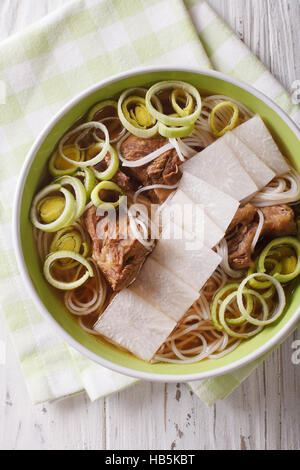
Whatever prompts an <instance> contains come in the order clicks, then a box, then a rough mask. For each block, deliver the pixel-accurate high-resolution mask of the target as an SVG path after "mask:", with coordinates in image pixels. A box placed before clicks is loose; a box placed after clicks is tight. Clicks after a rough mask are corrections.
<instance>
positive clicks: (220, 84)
mask: <svg viewBox="0 0 300 470" xmlns="http://www.w3.org/2000/svg"><path fill="white" fill-rule="evenodd" d="M170 79H177V80H185V81H188V82H190V83H192V84H193V85H195V86H197V87H198V88H199V89H200V90H202V92H204V93H209V94H223V95H228V96H231V97H232V98H235V99H237V100H239V101H240V102H242V103H244V104H245V105H246V106H248V107H249V108H250V109H251V110H252V111H253V112H255V113H258V114H260V115H261V117H262V118H263V119H264V121H265V122H266V123H267V125H268V126H269V129H271V131H272V132H273V135H274V137H275V139H276V141H277V143H278V145H279V146H280V148H281V150H282V152H283V153H284V154H285V155H286V156H287V157H288V158H289V159H290V161H291V162H292V163H293V165H294V166H295V167H296V168H297V170H298V171H299V172H300V159H299V158H297V155H299V154H300V142H299V140H298V138H297V136H296V135H295V134H294V132H293V131H292V130H291V129H290V127H289V126H288V125H287V124H286V122H285V121H284V120H283V119H282V118H281V117H280V116H279V115H278V114H277V113H276V112H275V111H274V110H273V109H271V108H270V107H268V106H267V105H266V104H265V103H264V102H263V101H261V100H260V99H259V98H257V97H255V96H254V95H252V94H251V93H249V92H247V91H245V90H243V89H241V88H239V87H238V86H236V85H233V84H231V83H229V82H226V81H224V80H222V79H221V78H215V77H211V76H209V75H205V74H197V73H191V72H183V71H176V72H175V71H174V72H170V71H160V72H145V73H141V74H138V75H135V76H131V77H127V78H124V79H121V80H119V81H116V82H114V83H110V84H109V85H106V86H104V87H103V88H101V89H99V90H98V91H95V92H92V93H91V94H90V95H89V96H87V97H85V98H83V99H82V100H81V101H80V102H79V103H77V104H76V105H75V106H74V107H72V109H70V110H69V111H68V112H67V113H66V114H65V115H64V116H63V117H62V118H61V119H60V120H59V121H58V122H57V123H56V124H55V125H54V127H53V128H52V130H51V131H50V132H49V134H48V135H47V137H46V138H45V140H44V141H43V143H42V144H41V146H40V148H39V150H38V152H37V154H36V156H35V159H34V161H33V162H32V165H31V167H30V169H29V173H28V175H27V177H26V181H25V185H24V190H23V195H22V201H21V208H20V239H21V245H22V251H23V256H24V261H25V264H26V268H27V271H28V274H29V276H30V278H31V281H32V284H33V286H34V289H35V290H36V293H37V295H38V296H39V298H40V300H41V302H42V303H43V305H44V307H45V308H46V309H47V310H48V312H49V313H50V315H52V317H53V318H54V319H55V321H56V322H57V323H58V324H59V325H60V326H61V327H62V328H63V329H64V330H65V331H66V332H67V333H68V334H69V335H70V336H71V337H72V338H73V339H74V340H75V341H76V342H77V343H79V344H80V345H81V346H83V347H84V348H86V349H87V350H88V351H90V352H92V353H94V354H95V355H96V356H98V357H99V358H102V359H104V360H106V361H109V362H111V363H114V364H115V365H117V366H121V367H124V368H128V369H131V371H132V374H133V375H134V374H135V372H138V373H149V374H158V375H162V374H163V375H170V376H172V375H183V376H184V375H191V374H199V373H207V372H211V374H212V375H213V374H214V372H217V369H219V368H223V367H224V366H228V365H230V364H232V363H234V362H236V361H240V360H242V359H244V358H246V357H247V356H248V355H249V354H251V353H253V352H254V351H255V350H256V349H257V348H259V347H261V346H263V345H264V344H265V343H266V342H267V341H269V340H271V339H272V338H273V337H274V335H276V334H277V333H278V332H279V331H280V330H281V329H282V328H283V326H284V325H286V323H287V322H288V321H289V320H290V319H291V317H292V316H293V315H294V314H295V312H296V309H297V308H298V307H299V305H300V285H299V286H298V288H297V289H296V290H295V291H294V293H293V295H292V296H291V298H290V299H289V304H288V306H287V308H286V311H285V314H284V315H283V316H282V317H281V319H280V320H279V321H277V322H276V323H275V324H273V325H272V326H270V327H268V328H265V329H264V330H263V331H262V332H261V333H260V334H259V335H257V336H256V337H254V338H252V339H250V340H248V341H246V342H244V343H242V344H241V345H240V346H239V347H238V348H237V349H236V350H235V351H233V352H232V353H230V354H228V355H227V356H225V357H223V358H221V359H217V360H205V361H202V362H200V363H197V364H188V365H184V366H183V365H177V364H176V365H173V364H148V363H146V362H144V361H142V360H139V359H137V358H135V357H134V356H132V355H131V354H129V353H126V352H124V351H121V350H118V349H117V348H115V347H113V346H112V345H111V344H109V343H106V342H105V341H101V340H96V339H95V338H94V337H92V336H90V335H89V334H88V333H86V332H85V331H83V330H82V329H81V328H80V327H79V325H78V324H77V322H76V320H75V319H74V318H73V317H72V316H71V315H70V314H69V313H68V312H67V311H66V309H65V308H64V305H63V303H62V301H61V299H60V297H59V296H58V295H57V294H56V293H55V291H54V289H52V288H51V287H50V286H49V285H48V283H47V282H46V281H45V280H44V277H43V274H42V270H41V266H40V262H39V259H38V255H37V252H36V248H35V243H34V237H33V234H32V228H31V223H30V221H29V217H28V214H29V210H30V206H31V201H32V198H33V196H34V194H35V193H36V191H37V189H38V187H39V182H40V177H41V174H42V173H43V170H44V167H45V165H46V162H47V159H48V157H49V155H50V153H51V151H52V149H53V148H54V146H55V145H56V143H57V141H58V139H59V138H60V137H61V136H62V134H63V133H64V132H65V131H66V130H67V129H68V128H69V127H70V126H71V125H72V124H73V123H74V122H75V121H76V120H77V119H78V118H79V117H80V116H81V115H83V114H84V113H85V112H86V111H87V110H88V109H89V107H90V106H92V105H93V104H94V103H95V102H97V101H100V100H103V99H106V98H108V97H110V96H113V95H115V94H117V93H119V92H120V91H122V90H123V89H125V88H129V87H133V86H135V87H136V86H145V85H148V84H151V83H152V82H156V81H160V80H170Z"/></svg>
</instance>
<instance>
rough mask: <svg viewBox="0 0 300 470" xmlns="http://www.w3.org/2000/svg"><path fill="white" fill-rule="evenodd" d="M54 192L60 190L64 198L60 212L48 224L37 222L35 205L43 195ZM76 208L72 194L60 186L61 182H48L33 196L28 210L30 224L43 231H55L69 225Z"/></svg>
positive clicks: (36, 205)
mask: <svg viewBox="0 0 300 470" xmlns="http://www.w3.org/2000/svg"><path fill="white" fill-rule="evenodd" d="M54 192H61V193H62V194H63V196H64V198H65V207H64V210H63V212H62V214H61V215H60V216H59V217H58V218H57V219H56V220H54V221H53V222H50V223H49V224H43V223H41V222H39V220H38V216H37V207H38V205H39V203H40V201H42V200H43V199H44V198H45V197H47V196H48V195H49V194H51V193H54ZM75 209H76V202H75V198H74V196H73V194H72V193H71V192H70V191H68V190H67V189H65V188H62V185H61V184H50V185H48V186H46V187H45V188H43V189H42V190H41V191H40V192H39V193H38V194H37V195H36V196H35V198H34V200H33V202H32V206H31V211H30V219H31V222H32V224H33V225H34V226H35V227H36V228H37V229H39V230H42V231H43V232H56V231H57V230H60V229H61V228H63V227H66V226H68V225H70V223H71V221H72V220H73V218H74V213H75Z"/></svg>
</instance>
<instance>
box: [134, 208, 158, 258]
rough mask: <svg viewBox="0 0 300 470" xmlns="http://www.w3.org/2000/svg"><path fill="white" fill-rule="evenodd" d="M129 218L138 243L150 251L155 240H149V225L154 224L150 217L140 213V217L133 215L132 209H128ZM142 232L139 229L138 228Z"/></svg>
mask: <svg viewBox="0 0 300 470" xmlns="http://www.w3.org/2000/svg"><path fill="white" fill-rule="evenodd" d="M128 217H129V224H130V228H131V230H132V232H133V235H134V236H135V237H136V238H137V239H138V241H139V242H140V243H141V244H142V245H143V246H144V247H145V248H147V249H148V250H149V249H151V248H152V247H153V244H154V240H148V238H149V223H152V222H151V221H150V220H149V217H148V215H147V214H145V213H143V214H142V213H140V215H139V216H136V215H134V214H133V211H132V208H129V209H128ZM138 225H139V227H140V229H141V230H142V232H143V233H141V230H139V229H138V227H137V226H138Z"/></svg>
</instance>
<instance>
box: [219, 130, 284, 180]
mask: <svg viewBox="0 0 300 470" xmlns="http://www.w3.org/2000/svg"><path fill="white" fill-rule="evenodd" d="M223 139H224V140H225V142H226V143H227V144H228V145H229V147H230V148H231V149H232V150H233V152H234V154H235V155H236V157H237V158H238V160H239V162H240V163H241V165H242V166H243V167H244V169H245V170H246V171H247V173H248V174H249V175H250V176H251V178H252V179H253V181H254V182H255V183H256V185H257V187H258V189H262V188H264V187H265V186H267V184H268V183H270V181H272V179H273V178H275V177H276V174H275V173H274V171H273V170H271V168H269V167H268V166H267V165H266V164H265V163H264V162H263V161H262V160H261V159H260V158H259V157H258V156H257V155H256V153H254V152H253V151H252V150H251V149H250V148H249V147H248V146H247V145H246V144H244V143H243V141H242V140H241V139H239V138H238V137H236V136H235V135H234V134H233V133H232V132H227V134H225V135H224V137H223Z"/></svg>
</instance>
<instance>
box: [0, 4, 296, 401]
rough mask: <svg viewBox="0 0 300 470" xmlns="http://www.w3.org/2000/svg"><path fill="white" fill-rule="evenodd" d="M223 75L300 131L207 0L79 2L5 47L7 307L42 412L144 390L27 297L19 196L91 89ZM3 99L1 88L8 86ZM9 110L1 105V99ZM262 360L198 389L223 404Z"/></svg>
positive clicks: (0, 269)
mask: <svg viewBox="0 0 300 470" xmlns="http://www.w3.org/2000/svg"><path fill="white" fill-rule="evenodd" d="M144 64H145V65H146V64H148V65H150V64H151V65H153V64H157V65H159V64H163V65H165V64H169V65H175V66H176V65H177V66H178V65H181V66H182V65H190V66H199V67H208V68H215V69H217V70H220V71H222V72H225V73H228V74H231V75H233V76H235V77H237V78H239V79H241V80H244V81H245V82H248V83H251V84H252V85H254V86H255V87H257V88H258V89H259V90H261V91H262V92H264V93H266V94H267V95H269V96H270V97H271V98H273V99H274V100H275V101H276V102H277V103H278V104H279V105H281V106H282V107H283V108H284V109H285V110H286V111H287V112H288V113H289V114H290V115H292V116H293V117H294V119H295V121H297V122H298V123H300V111H299V108H298V107H297V106H293V104H292V101H291V99H290V96H289V94H288V93H287V92H286V91H285V90H284V89H283V88H282V86H281V85H280V84H279V83H278V82H277V81H276V80H275V79H274V78H273V76H272V75H271V74H270V73H269V72H268V71H267V70H266V69H265V67H264V66H263V65H262V64H261V63H260V62H259V61H258V59H257V58H256V57H255V56H254V55H253V54H252V53H251V52H250V51H249V49H248V48H247V47H246V46H245V45H244V44H243V43H242V42H241V41H240V40H239V39H238V38H237V37H236V36H235V35H234V34H233V33H232V31H231V30H230V29H229V28H228V27H227V26H226V25H225V24H224V23H223V22H222V20H221V19H220V18H218V17H217V15H216V14H215V13H214V11H213V10H212V9H211V8H210V7H209V6H208V5H207V4H206V2H204V1H202V0H185V1H183V0H76V1H72V2H70V3H67V5H66V6H65V7H64V8H62V9H59V10H57V11H55V12H54V13H52V14H50V15H49V16H47V17H45V18H44V19H43V20H42V21H40V22H39V23H37V24H35V25H33V26H32V27H31V28H30V29H28V30H27V31H25V32H24V33H22V34H18V35H16V36H13V37H11V38H8V39H7V40H5V41H3V42H2V43H1V44H0V80H2V81H4V83H5V84H6V86H7V97H6V102H5V104H2V105H1V104H0V126H1V127H0V154H1V159H2V162H5V164H3V165H2V166H1V169H0V306H1V310H2V312H3V314H4V316H5V318H6V321H7V324H8V327H9V330H10V331H11V334H12V338H13V341H14V344H15V346H16V350H17V353H18V355H19V358H20V362H21V366H22V370H23V373H24V377H25V380H26V383H27V386H28V390H29V393H30V395H31V398H32V401H33V402H34V403H39V402H43V401H52V400H56V399H59V398H63V397H66V396H70V395H73V394H76V393H79V392H82V391H84V390H86V392H87V393H88V395H89V397H90V398H91V400H96V399H98V398H100V397H103V396H107V395H109V394H111V393H114V392H116V391H119V390H121V389H122V388H124V387H127V386H129V385H130V384H133V383H134V382H136V380H134V379H131V378H128V377H124V376H122V375H120V374H117V373H115V372H111V371H109V370H107V369H105V368H103V367H101V366H98V365H97V364H94V363H92V362H91V361H89V360H87V359H85V358H84V357H82V356H81V355H80V354H78V353H77V352H76V351H74V350H73V349H71V348H70V347H69V346H67V345H66V344H65V343H64V342H63V341H61V339H60V338H59V337H57V336H56V333H55V332H54V331H52V329H51V327H50V325H48V322H46V320H44V318H43V317H42V316H41V314H40V312H39V311H38V310H37V309H36V307H35V305H34V304H33V302H32V300H31V299H30V297H29V296H28V294H27V292H26V290H25V288H24V286H23V283H22V280H21V278H20V275H19V272H18V268H17V265H16V261H15V256H14V252H13V247H12V244H11V238H12V237H11V212H12V201H13V196H14V189H15V187H16V182H17V178H18V174H19V172H20V169H21V167H22V164H23V162H24V159H25V156H26V154H27V152H28V150H29V148H30V147H31V145H32V143H33V141H34V139H35V138H36V136H37V135H38V133H39V132H40V131H41V130H42V128H43V127H44V126H45V125H46V124H47V123H48V122H49V119H50V118H51V117H52V116H53V115H54V113H56V112H57V111H58V110H59V109H60V108H61V107H62V106H63V105H64V104H65V103H66V102H67V101H68V100H70V98H72V97H73V96H74V95H75V94H77V93H78V92H80V91H82V90H84V89H85V88H87V87H89V86H90V85H92V84H94V83H96V82H99V81H100V80H102V79H104V78H106V77H108V76H110V75H113V74H115V73H118V72H121V71H124V70H128V69H130V68H132V67H136V66H139V65H144ZM0 92H1V87H0ZM0 103H1V100H0ZM262 360H263V359H261V360H260V361H258V362H256V363H254V364H250V365H248V366H247V367H245V368H243V369H240V370H238V371H236V372H235V373H234V374H230V375H226V376H223V377H220V378H216V379H212V380H204V381H202V382H198V383H193V384H190V386H191V387H192V389H193V390H194V392H195V393H196V394H197V395H198V396H199V397H200V398H201V399H202V400H204V401H205V402H206V403H207V404H213V403H215V401H216V400H219V399H223V398H224V397H225V396H227V395H228V394H229V393H230V392H231V391H232V390H233V389H234V388H235V387H237V386H238V385H239V384H240V383H241V382H242V381H243V380H244V379H245V378H246V377H247V376H248V375H249V374H250V373H251V372H252V370H253V369H254V368H255V367H256V366H257V365H258V363H260V362H262Z"/></svg>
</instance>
